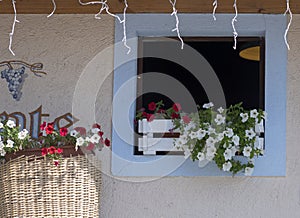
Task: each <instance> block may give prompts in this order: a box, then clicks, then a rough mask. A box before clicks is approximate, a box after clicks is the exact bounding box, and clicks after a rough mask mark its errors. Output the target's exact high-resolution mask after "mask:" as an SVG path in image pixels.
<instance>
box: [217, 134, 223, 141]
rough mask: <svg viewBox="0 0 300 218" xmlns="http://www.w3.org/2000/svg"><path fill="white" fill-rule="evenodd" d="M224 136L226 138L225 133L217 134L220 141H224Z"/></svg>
mask: <svg viewBox="0 0 300 218" xmlns="http://www.w3.org/2000/svg"><path fill="white" fill-rule="evenodd" d="M223 138H224V133H219V134H218V135H217V141H218V142H220V141H222V140H223Z"/></svg>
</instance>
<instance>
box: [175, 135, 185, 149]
mask: <svg viewBox="0 0 300 218" xmlns="http://www.w3.org/2000/svg"><path fill="white" fill-rule="evenodd" d="M186 143H187V140H186V136H180V137H179V138H178V139H175V145H176V146H177V147H182V146H184V145H185V144H186Z"/></svg>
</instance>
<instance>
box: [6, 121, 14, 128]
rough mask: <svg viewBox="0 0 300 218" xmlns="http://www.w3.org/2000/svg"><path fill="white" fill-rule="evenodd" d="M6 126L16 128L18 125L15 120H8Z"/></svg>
mask: <svg viewBox="0 0 300 218" xmlns="http://www.w3.org/2000/svg"><path fill="white" fill-rule="evenodd" d="M6 126H8V127H9V128H14V127H15V126H16V124H15V122H14V121H12V120H8V121H7V123H6Z"/></svg>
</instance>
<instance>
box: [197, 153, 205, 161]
mask: <svg viewBox="0 0 300 218" xmlns="http://www.w3.org/2000/svg"><path fill="white" fill-rule="evenodd" d="M197 158H198V160H199V161H203V160H205V154H204V153H203V152H199V153H198V155H197Z"/></svg>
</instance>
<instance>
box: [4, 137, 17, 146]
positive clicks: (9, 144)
mask: <svg viewBox="0 0 300 218" xmlns="http://www.w3.org/2000/svg"><path fill="white" fill-rule="evenodd" d="M6 143H7V144H6V146H5V147H7V148H12V147H14V143H15V142H14V141H12V140H10V139H8V140H7V141H6Z"/></svg>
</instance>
